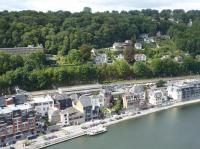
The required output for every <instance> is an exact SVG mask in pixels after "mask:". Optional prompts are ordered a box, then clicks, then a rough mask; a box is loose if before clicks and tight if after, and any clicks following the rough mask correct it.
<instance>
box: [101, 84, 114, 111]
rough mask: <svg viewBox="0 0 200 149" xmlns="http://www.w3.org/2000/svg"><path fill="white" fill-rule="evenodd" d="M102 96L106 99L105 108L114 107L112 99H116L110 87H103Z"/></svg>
mask: <svg viewBox="0 0 200 149" xmlns="http://www.w3.org/2000/svg"><path fill="white" fill-rule="evenodd" d="M99 95H100V96H102V97H103V99H104V103H103V104H104V107H105V108H109V107H112V106H113V103H112V101H113V100H114V99H113V96H112V95H111V91H110V89H108V88H105V89H102V90H101V91H100V94H99Z"/></svg>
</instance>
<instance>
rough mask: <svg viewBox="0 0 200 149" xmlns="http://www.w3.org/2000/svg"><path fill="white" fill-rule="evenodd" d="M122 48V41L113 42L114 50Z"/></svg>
mask: <svg viewBox="0 0 200 149" xmlns="http://www.w3.org/2000/svg"><path fill="white" fill-rule="evenodd" d="M122 48H123V44H122V43H120V42H115V43H114V44H113V50H114V51H117V50H121V49H122Z"/></svg>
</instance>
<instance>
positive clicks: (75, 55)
mask: <svg viewBox="0 0 200 149" xmlns="http://www.w3.org/2000/svg"><path fill="white" fill-rule="evenodd" d="M67 60H68V62H69V63H72V64H80V63H81V61H82V57H81V53H80V51H78V50H76V49H72V50H70V51H69V53H68V55H67Z"/></svg>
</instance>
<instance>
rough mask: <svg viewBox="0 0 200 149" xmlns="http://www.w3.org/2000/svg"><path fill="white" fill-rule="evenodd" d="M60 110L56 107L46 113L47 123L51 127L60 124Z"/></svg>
mask: <svg viewBox="0 0 200 149" xmlns="http://www.w3.org/2000/svg"><path fill="white" fill-rule="evenodd" d="M60 117H61V114H60V110H59V109H58V108H56V107H52V108H50V109H49V111H48V121H49V123H50V124H51V125H56V124H59V123H60V122H61V118H60Z"/></svg>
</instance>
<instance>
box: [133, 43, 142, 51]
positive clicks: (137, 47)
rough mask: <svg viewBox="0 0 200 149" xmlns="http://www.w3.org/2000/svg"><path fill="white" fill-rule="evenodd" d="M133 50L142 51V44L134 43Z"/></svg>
mask: <svg viewBox="0 0 200 149" xmlns="http://www.w3.org/2000/svg"><path fill="white" fill-rule="evenodd" d="M135 48H136V49H137V50H141V49H142V44H141V43H139V42H136V43H135Z"/></svg>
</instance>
